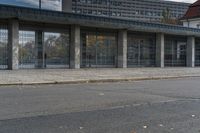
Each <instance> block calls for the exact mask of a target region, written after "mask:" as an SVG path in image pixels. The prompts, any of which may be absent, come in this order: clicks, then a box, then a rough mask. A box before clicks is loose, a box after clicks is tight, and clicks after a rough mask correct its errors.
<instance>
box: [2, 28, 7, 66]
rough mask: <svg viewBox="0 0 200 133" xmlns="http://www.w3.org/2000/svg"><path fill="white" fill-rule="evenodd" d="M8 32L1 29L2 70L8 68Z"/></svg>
mask: <svg viewBox="0 0 200 133" xmlns="http://www.w3.org/2000/svg"><path fill="white" fill-rule="evenodd" d="M7 46H8V30H7V29H1V28H0V69H7V68H8V53H7Z"/></svg>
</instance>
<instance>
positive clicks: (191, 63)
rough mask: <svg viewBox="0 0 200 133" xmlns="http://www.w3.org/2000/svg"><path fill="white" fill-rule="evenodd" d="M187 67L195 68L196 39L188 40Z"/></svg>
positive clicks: (190, 38)
mask: <svg viewBox="0 0 200 133" xmlns="http://www.w3.org/2000/svg"><path fill="white" fill-rule="evenodd" d="M187 67H195V38H194V37H188V38H187Z"/></svg>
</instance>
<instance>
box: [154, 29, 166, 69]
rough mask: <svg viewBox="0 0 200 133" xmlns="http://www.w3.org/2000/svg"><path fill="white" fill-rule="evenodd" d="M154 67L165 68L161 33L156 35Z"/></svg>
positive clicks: (163, 39)
mask: <svg viewBox="0 0 200 133" xmlns="http://www.w3.org/2000/svg"><path fill="white" fill-rule="evenodd" d="M156 66H157V67H161V68H163V67H165V36H164V34H163V33H157V35H156Z"/></svg>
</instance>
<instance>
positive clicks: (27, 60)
mask: <svg viewBox="0 0 200 133" xmlns="http://www.w3.org/2000/svg"><path fill="white" fill-rule="evenodd" d="M35 50H36V48H35V32H34V31H19V68H21V69H22V68H35V63H36V52H35Z"/></svg>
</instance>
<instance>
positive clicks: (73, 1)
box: [62, 0, 189, 21]
mask: <svg viewBox="0 0 200 133" xmlns="http://www.w3.org/2000/svg"><path fill="white" fill-rule="evenodd" d="M62 5H63V10H64V11H67V12H74V13H80V14H89V15H97V16H109V17H118V18H126V19H135V20H144V21H160V19H161V18H162V12H163V10H166V9H167V8H168V9H170V11H171V16H172V17H173V18H176V19H178V18H181V17H182V16H183V15H184V13H185V12H186V10H187V9H188V6H189V4H188V3H181V2H172V1H164V0H63V4H62Z"/></svg>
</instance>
